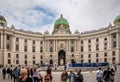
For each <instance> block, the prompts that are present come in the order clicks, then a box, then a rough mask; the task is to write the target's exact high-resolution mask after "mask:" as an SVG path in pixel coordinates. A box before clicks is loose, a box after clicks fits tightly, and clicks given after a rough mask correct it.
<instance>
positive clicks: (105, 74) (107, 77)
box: [103, 67, 111, 82]
mask: <svg viewBox="0 0 120 82" xmlns="http://www.w3.org/2000/svg"><path fill="white" fill-rule="evenodd" d="M110 75H111V71H110V67H108V68H107V69H106V70H104V72H103V78H104V82H110Z"/></svg>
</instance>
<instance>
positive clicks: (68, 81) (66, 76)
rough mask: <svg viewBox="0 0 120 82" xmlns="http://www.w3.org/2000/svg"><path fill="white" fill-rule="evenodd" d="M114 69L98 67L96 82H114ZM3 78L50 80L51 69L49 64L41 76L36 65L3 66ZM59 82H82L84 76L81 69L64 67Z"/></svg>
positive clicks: (18, 81) (24, 81)
mask: <svg viewBox="0 0 120 82" xmlns="http://www.w3.org/2000/svg"><path fill="white" fill-rule="evenodd" d="M115 71H116V70H115V69H114V68H110V67H108V68H107V69H105V70H102V68H99V69H98V70H97V72H96V80H97V81H98V82H114V80H115ZM2 75H3V79H11V80H12V79H13V82H52V80H53V76H52V69H51V67H50V66H48V68H47V69H46V74H45V75H44V76H43V74H42V71H41V69H40V68H38V67H21V66H16V67H15V68H14V69H13V68H9V67H7V68H3V70H2ZM60 80H61V82H83V80H84V77H83V74H82V73H81V69H76V71H74V72H73V70H71V69H70V70H68V69H67V68H66V67H64V71H63V72H62V73H61V77H60Z"/></svg>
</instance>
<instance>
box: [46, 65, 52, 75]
mask: <svg viewBox="0 0 120 82" xmlns="http://www.w3.org/2000/svg"><path fill="white" fill-rule="evenodd" d="M51 71H52V69H51V68H50V66H48V68H47V70H46V72H47V74H51Z"/></svg>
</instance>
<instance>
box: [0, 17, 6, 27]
mask: <svg viewBox="0 0 120 82" xmlns="http://www.w3.org/2000/svg"><path fill="white" fill-rule="evenodd" d="M0 24H1V25H4V26H6V25H7V22H6V20H5V18H4V17H3V16H1V15H0Z"/></svg>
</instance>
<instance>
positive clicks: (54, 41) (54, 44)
mask: <svg viewBox="0 0 120 82" xmlns="http://www.w3.org/2000/svg"><path fill="white" fill-rule="evenodd" d="M53 41H54V47H53V48H54V50H53V52H55V39H54V40H53Z"/></svg>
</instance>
